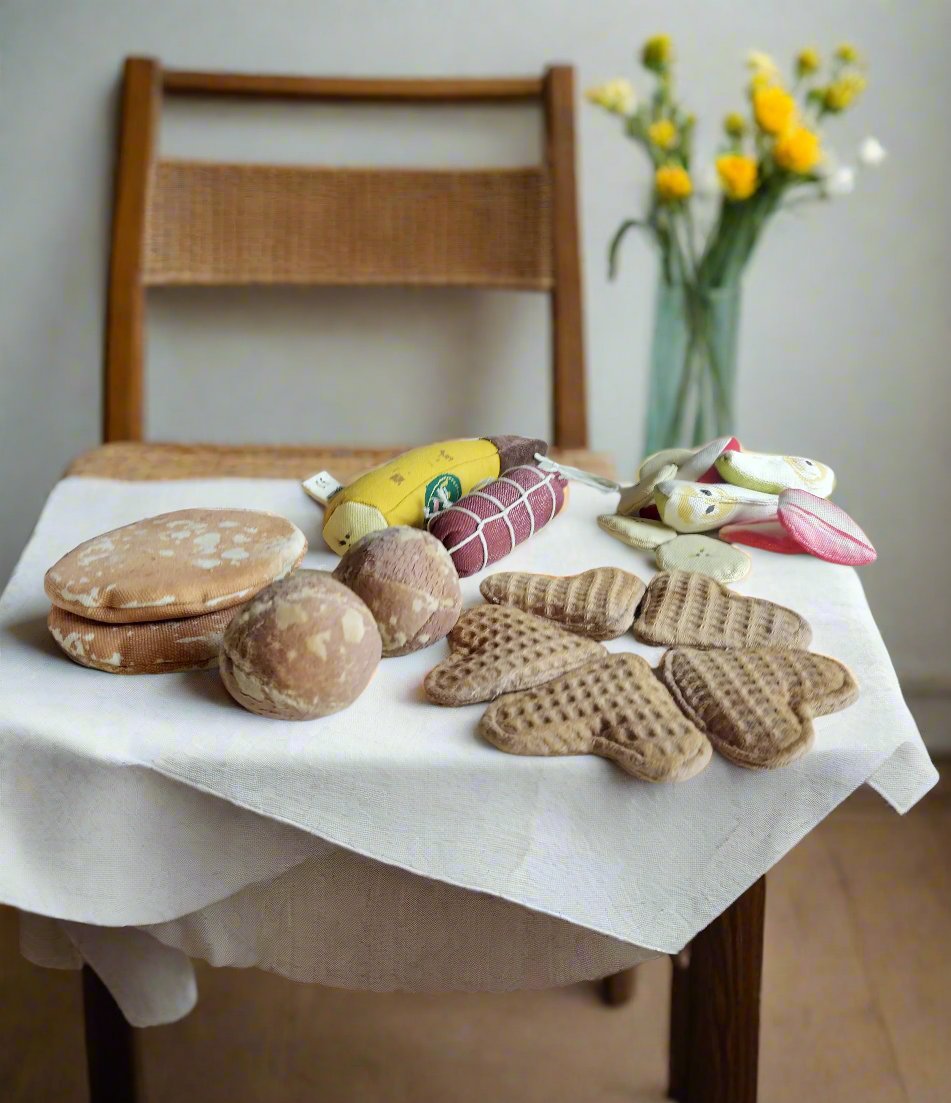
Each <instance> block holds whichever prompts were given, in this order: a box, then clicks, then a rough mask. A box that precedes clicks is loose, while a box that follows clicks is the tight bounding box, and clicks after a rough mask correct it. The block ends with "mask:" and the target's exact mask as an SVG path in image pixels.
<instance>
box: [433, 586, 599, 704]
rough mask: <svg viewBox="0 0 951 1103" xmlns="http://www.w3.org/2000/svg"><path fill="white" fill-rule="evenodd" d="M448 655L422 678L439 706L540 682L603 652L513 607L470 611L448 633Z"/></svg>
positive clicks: (487, 698)
mask: <svg viewBox="0 0 951 1103" xmlns="http://www.w3.org/2000/svg"><path fill="white" fill-rule="evenodd" d="M449 646H450V648H451V649H452V653H451V654H450V656H449V658H448V659H445V660H444V661H443V662H441V663H440V664H439V666H437V667H434V668H433V669H432V670H431V671H430V672H429V673H428V674H427V675H426V679H425V681H424V683H423V684H424V688H425V690H426V696H427V697H429V699H430V700H431V701H435V702H436V704H437V705H471V704H474V703H475V702H477V701H491V700H493V699H494V698H496V697H498V696H499V695H500V694H502V693H511V692H513V691H514V690H518V689H526V688H528V687H530V686H537V685H540V684H541V683H542V682H548V681H550V680H551V679H552V678H557V677H558V675H559V674H564V673H565V672H566V671H568V670H571V669H573V668H574V667H576V666H579V665H581V664H582V663H587V662H591V660H592V659H596V658H598V657H600V656H601V655H603V654H604V648H603V647H602V646H601V645H600V644H599V643H595V642H594V641H593V640H586V639H580V638H579V637H578V636H574V635H572V634H571V633H570V632H566V631H564V630H563V629H561V628H559V627H558V626H557V625H555V624H552V623H551V622H550V621H547V620H544V619H543V618H542V617H536V616H533V615H532V614H531V613H526V612H523V611H522V610H521V609H515V608H514V607H512V606H511V605H477V606H476V607H475V608H473V609H467V610H466V611H465V612H464V613H463V614H462V616H461V617H460V618H459V620H458V621H457V622H456V626H455V628H453V630H452V631H451V632H450V633H449Z"/></svg>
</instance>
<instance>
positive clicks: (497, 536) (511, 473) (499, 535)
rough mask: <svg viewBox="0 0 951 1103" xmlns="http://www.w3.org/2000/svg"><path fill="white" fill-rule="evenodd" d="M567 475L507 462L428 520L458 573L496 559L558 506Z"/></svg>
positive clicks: (561, 504) (562, 501)
mask: <svg viewBox="0 0 951 1103" xmlns="http://www.w3.org/2000/svg"><path fill="white" fill-rule="evenodd" d="M567 489H568V483H567V480H566V479H565V478H564V477H563V476H562V475H559V474H558V472H557V471H542V470H541V469H540V468H538V467H536V466H535V465H529V464H522V465H521V466H519V467H510V468H509V469H508V470H507V471H506V472H505V473H504V474H503V475H500V476H499V478H497V479H496V480H495V481H494V482H491V483H488V484H486V485H485V486H482V487H479V488H478V489H477V490H473V491H471V492H470V493H468V494H467V495H466V496H465V497H464V498H460V499H459V501H458V502H456V503H455V504H454V505H451V506H450V507H449V508H448V509H447V510H444V511H441V512H439V513H436V514H435V515H434V516H433V517H431V518H430V520H429V531H430V532H431V533H432V534H433V536H435V537H437V538H438V539H439V540H441V541H442V542H443V544H445V545H446V548H447V549H448V551H449V554H450V555H451V556H452V561H453V563H454V564H455V565H456V570H457V571H458V572H459V577H460V578H466V577H468V576H469V575H473V574H476V573H477V572H478V571H481V570H482V569H483V568H485V567H487V566H489V564H490V563H497V562H498V561H499V560H500V559H502V558H503V557H504V556H506V555H508V554H509V552H511V551H512V549H513V548H514V547H515V545H516V544H521V543H522V541H523V540H527V539H528V538H529V537H530V536H534V534H535V533H536V532H537V531H538V530H539V529H540V528H541V527H542V526H543V525H547V524H548V522H549V521H551V520H553V519H554V518H555V517H556V516H557V515H558V514H559V513H561V511H562V509H563V508H564V505H565V501H566V500H567V497H566V492H567Z"/></svg>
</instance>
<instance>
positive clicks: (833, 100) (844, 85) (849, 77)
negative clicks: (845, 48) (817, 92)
mask: <svg viewBox="0 0 951 1103" xmlns="http://www.w3.org/2000/svg"><path fill="white" fill-rule="evenodd" d="M865 84H866V80H865V77H863V76H862V74H861V73H845V74H844V75H843V76H841V77H839V79H838V80H834V81H833V82H832V83H831V84H830V85H829V87H828V88H827V89H826V90H825V93H824V95H823V97H822V106H823V107H824V108H825V109H826V111H829V112H831V113H832V114H833V115H837V114H838V113H839V112H840V111H844V110H845V109H846V108H847V107H848V106H849V105H850V104H851V103H852V102H853V100H854V99H855V97H856V96H858V95H860V94H861V93H862V92H864V91H865Z"/></svg>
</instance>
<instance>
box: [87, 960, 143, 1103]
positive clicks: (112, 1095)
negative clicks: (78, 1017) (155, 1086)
mask: <svg viewBox="0 0 951 1103" xmlns="http://www.w3.org/2000/svg"><path fill="white" fill-rule="evenodd" d="M83 1013H84V1015H85V1020H86V1070H87V1077H88V1081H89V1103H135V1099H136V1075H135V1047H134V1042H133V1034H132V1027H131V1026H129V1024H128V1022H127V1021H126V1018H125V1016H124V1015H123V1014H122V1012H121V1011H120V1010H119V1006H118V1004H117V1003H116V1001H115V1000H114V999H113V998H112V993H111V992H110V991H109V989H108V988H107V987H106V986H105V985H104V984H103V983H102V981H101V980H100V979H99V977H98V976H97V975H96V974H95V972H93V970H92V969H90V968H89V966H88V965H85V966H83Z"/></svg>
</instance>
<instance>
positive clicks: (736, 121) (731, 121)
mask: <svg viewBox="0 0 951 1103" xmlns="http://www.w3.org/2000/svg"><path fill="white" fill-rule="evenodd" d="M723 129H724V130H725V131H726V132H727V134H729V135H730V137H731V138H742V137H743V135H744V134H745V133H746V119H744V118H743V116H742V115H741V114H740V113H739V111H731V112H730V113H729V115H727V116H726V117H725V118H724V120H723Z"/></svg>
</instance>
